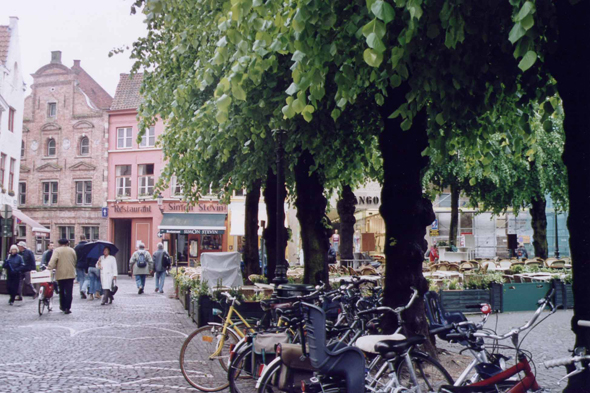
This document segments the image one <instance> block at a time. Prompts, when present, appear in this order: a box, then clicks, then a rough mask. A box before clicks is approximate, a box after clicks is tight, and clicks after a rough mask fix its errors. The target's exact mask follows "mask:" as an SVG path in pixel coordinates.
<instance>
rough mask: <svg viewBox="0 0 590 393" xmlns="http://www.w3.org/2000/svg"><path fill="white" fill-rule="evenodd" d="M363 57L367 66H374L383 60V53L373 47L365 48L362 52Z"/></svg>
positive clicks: (377, 65)
mask: <svg viewBox="0 0 590 393" xmlns="http://www.w3.org/2000/svg"><path fill="white" fill-rule="evenodd" d="M363 59H364V60H365V63H367V64H368V65H369V66H371V67H375V68H376V67H379V65H381V62H383V53H379V52H377V51H376V50H374V49H369V48H367V49H365V51H364V52H363Z"/></svg>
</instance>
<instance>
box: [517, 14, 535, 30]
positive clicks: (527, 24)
mask: <svg viewBox="0 0 590 393" xmlns="http://www.w3.org/2000/svg"><path fill="white" fill-rule="evenodd" d="M520 24H521V25H522V27H523V28H524V29H525V30H530V28H531V27H533V26H534V25H535V18H533V16H532V15H527V17H526V18H524V19H523V20H521V21H520Z"/></svg>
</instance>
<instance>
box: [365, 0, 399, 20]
mask: <svg viewBox="0 0 590 393" xmlns="http://www.w3.org/2000/svg"><path fill="white" fill-rule="evenodd" d="M371 12H372V13H373V14H375V16H376V17H377V18H379V19H381V20H382V21H383V22H384V23H385V24H388V23H389V22H391V21H392V20H393V19H394V18H395V10H394V9H393V7H392V6H391V5H390V4H389V3H387V2H386V1H382V0H377V1H375V2H374V3H373V5H372V6H371Z"/></svg>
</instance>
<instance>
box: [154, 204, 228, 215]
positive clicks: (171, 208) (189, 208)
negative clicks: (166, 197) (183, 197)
mask: <svg viewBox="0 0 590 393" xmlns="http://www.w3.org/2000/svg"><path fill="white" fill-rule="evenodd" d="M165 211H166V212H179V213H184V212H186V213H227V205H224V204H220V203H199V204H197V205H188V204H186V203H168V204H166V205H165Z"/></svg>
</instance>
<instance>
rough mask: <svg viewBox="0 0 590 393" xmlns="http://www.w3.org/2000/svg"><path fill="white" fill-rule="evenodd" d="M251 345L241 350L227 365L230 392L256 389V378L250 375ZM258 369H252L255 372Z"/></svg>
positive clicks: (244, 391) (237, 392) (245, 392)
mask: <svg viewBox="0 0 590 393" xmlns="http://www.w3.org/2000/svg"><path fill="white" fill-rule="evenodd" d="M251 359H252V347H250V348H246V349H244V350H243V351H241V352H240V353H239V354H238V355H237V356H236V357H235V359H234V360H233V362H231V363H230V365H229V370H228V372H227V380H228V382H229V391H230V392H231V393H251V392H254V391H255V390H256V378H253V376H252V363H251ZM257 371H258V370H256V369H255V370H254V372H257Z"/></svg>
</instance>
